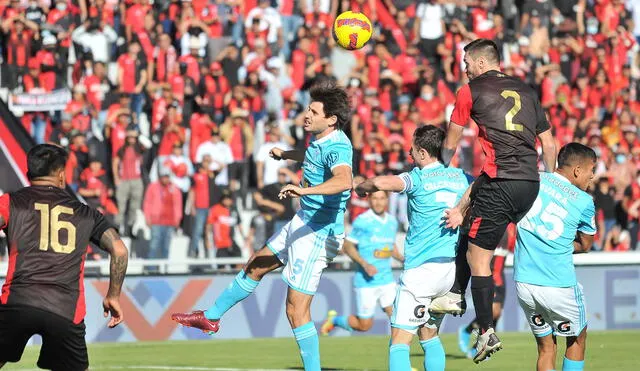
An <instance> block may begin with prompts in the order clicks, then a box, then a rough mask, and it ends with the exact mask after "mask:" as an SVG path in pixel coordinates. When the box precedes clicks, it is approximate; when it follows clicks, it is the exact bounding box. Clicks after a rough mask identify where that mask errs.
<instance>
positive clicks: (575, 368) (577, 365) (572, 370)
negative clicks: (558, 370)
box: [562, 357, 584, 371]
mask: <svg viewBox="0 0 640 371" xmlns="http://www.w3.org/2000/svg"><path fill="white" fill-rule="evenodd" d="M582 370H584V361H572V360H570V359H568V358H567V357H564V362H563V363H562V371H582Z"/></svg>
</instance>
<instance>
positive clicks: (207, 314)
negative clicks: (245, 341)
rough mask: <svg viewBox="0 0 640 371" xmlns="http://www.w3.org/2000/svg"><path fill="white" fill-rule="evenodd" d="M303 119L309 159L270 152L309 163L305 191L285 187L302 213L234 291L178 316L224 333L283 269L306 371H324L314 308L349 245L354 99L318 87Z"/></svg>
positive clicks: (240, 276)
mask: <svg viewBox="0 0 640 371" xmlns="http://www.w3.org/2000/svg"><path fill="white" fill-rule="evenodd" d="M310 93H311V104H310V105H309V107H308V108H307V112H306V114H305V118H304V130H305V131H307V132H310V133H312V134H313V136H312V137H311V142H310V144H309V147H308V148H307V150H306V151H297V150H293V151H283V150H282V149H279V148H274V149H272V150H271V156H272V157H273V158H275V159H278V160H280V159H282V160H295V161H299V162H302V163H303V164H302V168H303V176H302V178H303V180H302V186H300V187H298V186H295V185H291V184H290V185H286V186H284V187H283V188H282V190H281V191H280V197H281V198H282V197H300V205H301V210H300V211H299V212H298V213H297V214H296V215H295V216H294V217H293V218H292V219H291V221H290V222H289V223H287V224H286V225H285V226H284V227H283V228H282V229H281V230H280V231H278V232H276V233H275V234H274V235H273V236H272V237H271V238H270V239H269V241H268V242H267V244H266V246H265V247H263V248H262V249H260V250H259V251H257V252H256V253H255V254H254V255H253V256H252V257H251V259H249V262H248V263H247V264H246V265H245V267H244V269H243V270H242V271H241V272H240V273H238V275H237V276H236V278H235V280H234V281H233V284H231V285H229V287H228V288H227V289H226V290H224V291H223V292H222V293H221V294H220V296H218V299H217V300H216V302H215V304H214V305H213V306H212V307H211V308H209V309H208V310H206V311H195V312H192V313H175V314H173V315H172V318H173V319H174V320H175V321H176V322H178V323H180V324H182V325H185V326H190V327H195V328H198V329H201V330H203V331H205V332H217V331H218V328H219V326H220V318H222V315H223V314H224V313H226V312H227V311H228V310H229V309H230V308H231V307H232V306H234V305H235V304H236V303H238V302H240V301H241V300H243V299H245V298H246V297H247V296H249V295H250V294H251V293H252V292H253V290H255V288H256V287H257V286H258V283H259V282H260V280H261V279H262V277H263V276H264V275H265V274H267V273H268V272H271V271H272V270H274V269H276V268H278V267H282V266H284V269H283V271H282V277H283V279H284V281H285V282H287V284H288V285H289V289H288V292H287V299H286V300H287V306H286V308H287V309H286V312H287V318H288V319H289V323H290V324H291V328H292V329H293V333H294V336H295V338H296V341H297V342H298V346H299V347H300V354H301V356H302V363H303V364H304V369H305V370H313V371H317V370H320V347H319V343H318V333H317V331H316V328H315V326H314V324H313V322H312V321H311V312H310V309H311V300H312V299H313V295H314V294H315V292H316V289H317V288H318V284H319V282H320V276H321V275H322V272H323V270H324V269H325V268H326V267H327V265H328V264H329V263H331V261H332V260H333V258H335V256H336V255H337V254H338V251H339V250H340V249H341V248H342V243H343V240H344V212H345V208H346V203H347V200H348V199H349V197H350V195H351V186H352V173H351V162H352V147H351V142H350V141H349V139H348V138H347V136H346V135H345V134H344V132H343V131H342V128H343V127H344V126H345V125H346V124H347V123H348V122H349V115H350V108H349V103H348V102H349V99H348V97H347V93H346V92H345V91H344V90H343V89H341V88H338V87H336V86H334V85H330V84H329V83H326V84H323V85H318V86H314V87H313V88H312V89H311V91H310Z"/></svg>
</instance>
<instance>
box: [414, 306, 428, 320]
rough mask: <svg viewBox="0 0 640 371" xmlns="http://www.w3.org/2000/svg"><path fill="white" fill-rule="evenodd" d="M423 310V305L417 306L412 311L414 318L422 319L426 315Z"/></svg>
mask: <svg viewBox="0 0 640 371" xmlns="http://www.w3.org/2000/svg"><path fill="white" fill-rule="evenodd" d="M424 308H425V306H424V305H418V306H417V307H416V309H414V310H413V315H414V316H416V318H423V317H424V314H425V313H426V311H425V310H424Z"/></svg>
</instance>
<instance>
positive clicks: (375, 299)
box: [355, 282, 397, 318]
mask: <svg viewBox="0 0 640 371" xmlns="http://www.w3.org/2000/svg"><path fill="white" fill-rule="evenodd" d="M396 286H397V285H396V283H395V282H391V283H388V284H386V285H382V286H373V287H359V288H356V289H355V292H356V305H357V308H358V311H357V312H356V316H358V318H371V317H373V315H374V314H375V312H376V304H378V303H380V308H382V309H384V308H387V307H390V306H392V305H393V301H394V299H395V298H396Z"/></svg>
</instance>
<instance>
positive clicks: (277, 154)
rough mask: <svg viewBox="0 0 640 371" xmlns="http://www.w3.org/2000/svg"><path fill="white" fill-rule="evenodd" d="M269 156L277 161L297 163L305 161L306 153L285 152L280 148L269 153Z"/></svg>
mask: <svg viewBox="0 0 640 371" xmlns="http://www.w3.org/2000/svg"><path fill="white" fill-rule="evenodd" d="M269 156H271V158H273V159H276V160H293V161H297V162H303V161H304V151H298V150H292V151H284V150H282V149H280V148H278V147H275V148H273V149H272V150H271V151H269Z"/></svg>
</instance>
